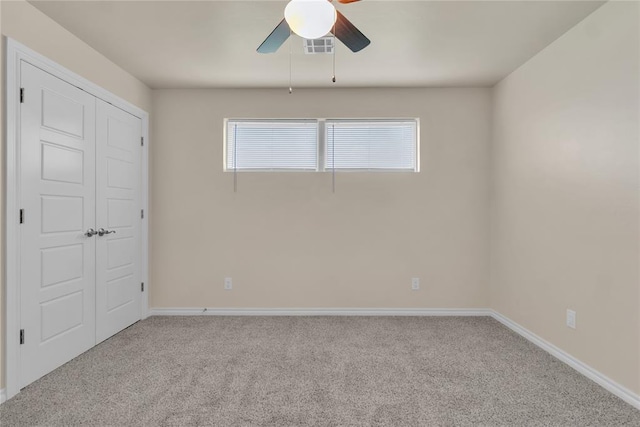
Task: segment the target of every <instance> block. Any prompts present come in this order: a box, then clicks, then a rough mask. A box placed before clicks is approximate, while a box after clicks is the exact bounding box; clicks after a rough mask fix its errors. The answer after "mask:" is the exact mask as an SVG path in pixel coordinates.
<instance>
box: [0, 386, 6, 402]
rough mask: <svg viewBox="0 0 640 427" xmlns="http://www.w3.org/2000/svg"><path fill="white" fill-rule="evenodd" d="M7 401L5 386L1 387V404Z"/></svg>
mask: <svg viewBox="0 0 640 427" xmlns="http://www.w3.org/2000/svg"><path fill="white" fill-rule="evenodd" d="M6 401H7V392H6V391H5V390H4V389H3V388H0V405H2V404H3V403H4V402H6Z"/></svg>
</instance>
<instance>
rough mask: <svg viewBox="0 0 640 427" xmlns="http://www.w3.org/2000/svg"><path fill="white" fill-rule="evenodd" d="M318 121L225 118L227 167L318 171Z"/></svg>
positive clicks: (229, 168)
mask: <svg viewBox="0 0 640 427" xmlns="http://www.w3.org/2000/svg"><path fill="white" fill-rule="evenodd" d="M317 168H318V122H317V120H264V121H263V120H251V121H245V120H228V121H227V138H226V162H225V169H226V170H234V169H237V170H313V171H315V170H317Z"/></svg>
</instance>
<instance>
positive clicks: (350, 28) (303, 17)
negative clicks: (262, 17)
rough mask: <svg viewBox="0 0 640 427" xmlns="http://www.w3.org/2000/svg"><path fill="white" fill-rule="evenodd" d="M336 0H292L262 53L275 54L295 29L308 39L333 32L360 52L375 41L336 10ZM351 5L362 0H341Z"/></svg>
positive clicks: (262, 45) (346, 44)
mask: <svg viewBox="0 0 640 427" xmlns="http://www.w3.org/2000/svg"><path fill="white" fill-rule="evenodd" d="M332 1H333V0H291V1H290V2H289V4H287V7H286V8H285V14H284V15H285V18H284V19H283V20H282V21H280V24H278V26H277V27H276V28H275V29H274V30H273V31H272V32H271V34H269V36H268V37H267V38H266V39H265V41H264V42H262V44H261V45H260V46H259V47H258V49H257V50H258V53H274V52H276V51H277V50H278V49H279V48H280V46H282V45H283V44H284V42H285V41H286V40H287V39H288V38H289V36H290V35H291V33H292V32H294V33H296V34H298V35H299V36H301V37H303V38H306V39H314V38H319V37H323V36H325V35H326V34H327V33H329V32H330V33H332V34H333V35H334V36H336V37H337V38H338V40H340V41H341V42H342V43H344V44H345V46H347V47H348V48H349V49H351V51H352V52H359V51H361V50H362V49H364V48H365V47H367V46H369V44H370V43H371V41H370V40H369V39H368V38H367V37H366V36H365V35H364V34H362V33H361V32H360V30H358V29H357V28H356V27H355V25H353V24H352V23H351V22H350V21H349V20H348V19H347V18H345V16H344V15H343V14H342V13H340V12H339V11H337V10H336V8H335V7H334V6H333V4H331V3H332ZM337 1H338V2H340V3H343V4H348V3H354V2H357V1H360V0H337Z"/></svg>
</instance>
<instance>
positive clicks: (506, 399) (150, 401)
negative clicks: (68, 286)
mask: <svg viewBox="0 0 640 427" xmlns="http://www.w3.org/2000/svg"><path fill="white" fill-rule="evenodd" d="M0 425H2V427H9V426H16V425H21V426H22V425H47V426H51V425H87V426H100V425H105V426H106V425H113V426H116V425H117V426H135V425H174V426H187V425H216V426H253V425H255V426H263V425H264V426H306V425H314V426H369V425H373V426H383V425H384V426H403V425H406V426H470V425H482V426H622V425H629V426H640V411H636V410H635V409H633V408H632V407H631V406H629V405H627V404H626V403H624V402H623V401H621V400H620V399H618V398H616V397H614V396H613V395H611V394H610V393H608V392H607V391H605V390H604V389H602V388H600V387H599V386H598V385H596V384H595V383H593V382H591V381H590V380H587V379H586V378H584V377H583V376H581V375H580V374H578V373H577V372H575V371H574V370H572V369H571V368H569V367H567V366H566V365H564V364H563V363H561V362H559V361H557V360H556V359H554V358H553V357H551V356H550V355H548V354H547V353H545V352H544V351H542V350H540V349H538V348H537V347H535V346H534V345H532V344H530V343H529V342H527V341H526V340H524V339H523V338H521V337H519V336H517V335H515V334H514V333H512V332H511V331H510V330H508V329H507V328H505V327H503V326H502V325H501V324H499V323H498V322H496V321H495V320H493V319H491V318H477V317H476V318H473V317H472V318H459V317H453V318H451V317H449V318H437V317H377V318H374V317H189V318H186V317H154V318H150V319H148V320H145V321H142V322H139V323H137V324H135V325H134V326H132V327H131V328H129V329H127V330H125V331H123V332H121V333H120V334H118V335H116V336H115V337H113V338H111V339H109V340H107V341H106V342H104V343H102V344H100V345H98V346H97V347H95V348H94V349H92V350H90V351H89V352H87V353H85V354H83V355H82V356H80V357H78V358H77V359H75V360H73V361H71V362H69V363H68V364H66V365H65V366H63V367H61V368H60V369H58V370H56V371H54V372H52V373H51V374H49V375H47V376H46V377H44V378H42V379H40V380H39V381H37V382H35V383H33V384H32V385H30V386H28V387H26V388H25V389H24V390H23V391H22V393H20V394H19V395H18V396H16V397H15V398H13V399H11V400H10V401H8V402H6V403H5V404H3V405H2V406H0Z"/></svg>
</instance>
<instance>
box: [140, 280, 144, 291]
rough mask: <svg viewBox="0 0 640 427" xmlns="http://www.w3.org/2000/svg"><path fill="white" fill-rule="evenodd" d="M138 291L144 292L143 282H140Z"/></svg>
mask: <svg viewBox="0 0 640 427" xmlns="http://www.w3.org/2000/svg"><path fill="white" fill-rule="evenodd" d="M140 292H144V282H142V283H140Z"/></svg>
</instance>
